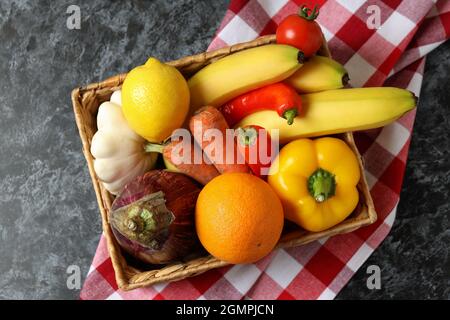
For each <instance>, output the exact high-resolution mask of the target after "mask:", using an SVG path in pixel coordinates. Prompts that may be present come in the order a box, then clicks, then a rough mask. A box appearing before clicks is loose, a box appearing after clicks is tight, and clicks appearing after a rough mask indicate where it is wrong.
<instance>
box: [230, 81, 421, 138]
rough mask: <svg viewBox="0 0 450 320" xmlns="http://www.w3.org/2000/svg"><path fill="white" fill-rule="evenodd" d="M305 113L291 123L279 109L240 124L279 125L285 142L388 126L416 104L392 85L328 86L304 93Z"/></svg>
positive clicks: (239, 124)
mask: <svg viewBox="0 0 450 320" xmlns="http://www.w3.org/2000/svg"><path fill="white" fill-rule="evenodd" d="M301 97H302V102H303V114H301V115H300V117H299V119H298V121H294V123H293V124H292V125H288V124H287V123H286V121H285V120H284V119H282V118H280V117H279V116H278V114H277V113H276V112H275V111H260V112H256V113H253V114H251V115H249V116H247V117H245V118H244V119H243V120H242V121H241V122H240V123H238V124H237V126H236V127H242V126H246V125H258V126H261V127H263V128H266V129H267V130H270V129H279V130H280V131H279V138H280V142H281V143H286V142H289V141H292V140H295V139H298V138H303V137H314V136H322V135H330V134H336V133H343V132H347V131H358V130H367V129H373V128H378V127H382V126H385V125H387V124H389V123H390V122H392V121H394V120H396V119H398V118H399V117H400V116H402V115H403V114H405V113H406V112H408V111H410V110H411V109H413V108H414V107H415V106H416V100H417V98H416V97H415V96H414V94H413V93H412V92H410V91H408V90H404V89H399V88H392V87H376V88H375V87H374V88H355V89H342V90H328V91H322V92H317V93H310V94H305V95H302V96H301Z"/></svg>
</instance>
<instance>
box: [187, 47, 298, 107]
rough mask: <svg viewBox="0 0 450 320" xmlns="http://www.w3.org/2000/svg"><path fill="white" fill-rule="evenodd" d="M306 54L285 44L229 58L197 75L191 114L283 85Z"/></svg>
mask: <svg viewBox="0 0 450 320" xmlns="http://www.w3.org/2000/svg"><path fill="white" fill-rule="evenodd" d="M303 59H304V57H303V53H302V52H301V51H299V50H298V49H296V48H294V47H291V46H288V45H282V44H269V45H265V46H260V47H255V48H251V49H246V50H243V51H240V52H237V53H233V54H231V55H228V56H226V57H224V58H222V59H219V60H217V61H215V62H213V63H212V64H210V65H208V66H206V67H204V68H203V69H201V70H200V71H199V72H197V73H196V74H194V76H192V77H191V78H190V79H189V80H188V85H189V89H190V91H191V112H192V111H195V110H197V109H198V108H200V107H202V106H214V107H219V106H221V105H222V104H224V103H225V102H227V101H229V100H231V99H233V98H235V97H237V96H239V95H240V94H242V93H245V92H247V91H250V90H253V89H257V88H260V87H263V86H265V85H268V84H272V83H275V82H280V81H283V80H284V79H286V78H288V77H289V76H290V75H292V74H293V73H294V72H295V71H297V70H298V69H299V68H300V67H301V66H302V64H303Z"/></svg>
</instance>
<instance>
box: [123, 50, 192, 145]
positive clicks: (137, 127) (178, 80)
mask: <svg viewBox="0 0 450 320" xmlns="http://www.w3.org/2000/svg"><path fill="white" fill-rule="evenodd" d="M122 109H123V113H124V116H125V119H126V120H127V122H128V124H129V125H130V127H131V128H132V129H133V130H134V131H135V132H136V133H137V134H139V135H140V136H142V137H143V138H145V139H146V140H148V141H150V142H162V141H164V140H165V139H167V138H168V137H170V135H171V134H172V132H173V130H175V129H177V128H179V127H181V126H182V124H183V122H184V120H185V118H186V115H187V113H188V111H189V88H188V85H187V82H186V80H185V79H184V77H183V75H182V74H181V73H180V72H179V71H178V70H177V69H176V68H174V67H172V66H169V65H167V64H164V63H162V62H160V61H158V60H157V59H155V58H150V59H148V61H147V62H146V63H145V65H142V66H139V67H136V68H134V69H133V70H131V71H130V72H129V73H128V75H127V76H126V78H125V81H124V82H123V86H122Z"/></svg>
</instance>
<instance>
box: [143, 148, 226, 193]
mask: <svg viewBox="0 0 450 320" xmlns="http://www.w3.org/2000/svg"><path fill="white" fill-rule="evenodd" d="M183 146H184V145H183V141H170V142H169V143H167V144H164V145H160V144H147V145H146V150H147V151H149V152H159V153H162V155H163V158H164V164H165V165H166V167H167V169H169V170H170V171H175V172H181V173H183V174H185V175H187V176H189V177H191V178H193V179H194V180H196V181H197V182H199V183H201V184H202V185H206V184H207V183H208V182H209V181H210V180H212V179H213V178H215V177H217V176H218V175H219V172H218V171H217V169H216V167H215V166H214V165H213V164H211V163H207V162H206V161H205V160H204V159H203V153H202V150H201V149H200V147H199V146H198V145H197V144H196V143H195V142H194V141H192V140H191V141H190V148H188V150H185V149H184V148H183ZM185 152H189V154H184V153H185Z"/></svg>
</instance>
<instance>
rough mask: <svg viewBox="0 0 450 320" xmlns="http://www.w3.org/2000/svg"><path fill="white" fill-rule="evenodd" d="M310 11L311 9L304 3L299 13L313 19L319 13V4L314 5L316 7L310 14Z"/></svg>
mask: <svg viewBox="0 0 450 320" xmlns="http://www.w3.org/2000/svg"><path fill="white" fill-rule="evenodd" d="M310 11H311V9H309V8H308V7H307V6H306V5H302V6H301V7H300V11H299V12H298V14H299V16H300V17H302V18H304V19H306V20H308V21H313V20H315V19H316V18H317V16H318V15H319V9H318V6H317V4H316V5H315V6H314V9H313V10H312V12H311V14H309V12H310Z"/></svg>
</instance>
